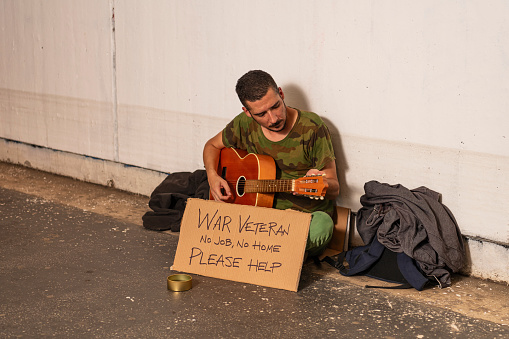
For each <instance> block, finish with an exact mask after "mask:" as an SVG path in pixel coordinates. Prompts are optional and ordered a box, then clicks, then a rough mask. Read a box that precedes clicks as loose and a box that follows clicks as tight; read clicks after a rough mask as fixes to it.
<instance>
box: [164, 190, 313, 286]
mask: <svg viewBox="0 0 509 339" xmlns="http://www.w3.org/2000/svg"><path fill="white" fill-rule="evenodd" d="M310 222H311V214H309V213H302V212H297V211H292V210H285V211H282V210H277V209H273V208H264V207H253V206H244V205H234V204H226V203H219V202H215V201H208V200H201V199H188V200H187V207H186V210H185V211H184V216H183V218H182V223H181V226H180V237H179V242H178V246H177V252H176V254H175V261H174V263H173V266H172V269H173V270H176V271H182V272H187V273H196V274H200V275H204V276H209V277H214V278H221V279H227V280H233V281H239V282H245V283H250V284H256V285H262V286H267V287H275V288H280V289H285V290H289V291H295V292H296V291H297V288H298V285H299V280H300V273H301V269H302V262H303V259H304V251H305V248H306V242H307V236H308V232H309V224H310Z"/></svg>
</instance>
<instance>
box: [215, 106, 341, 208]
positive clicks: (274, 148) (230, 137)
mask: <svg viewBox="0 0 509 339" xmlns="http://www.w3.org/2000/svg"><path fill="white" fill-rule="evenodd" d="M297 112H298V117H297V120H296V121H295V124H294V126H293V128H292V130H291V131H290V133H289V134H288V135H287V136H286V137H285V138H284V139H283V140H281V141H277V142H273V141H270V140H269V139H267V138H266V137H265V135H264V134H263V131H262V128H261V127H260V125H259V124H258V123H256V121H254V120H253V118H251V117H248V116H247V115H246V114H245V113H240V114H239V115H237V116H236V117H235V118H234V119H233V120H232V121H231V122H230V123H229V124H228V125H227V126H226V127H225V129H224V130H223V143H224V145H225V146H226V147H234V148H239V149H243V150H246V151H248V152H249V153H255V154H266V155H269V156H271V157H272V158H273V159H274V160H275V162H276V179H297V178H301V177H303V176H304V175H305V174H306V173H307V171H308V170H310V169H312V168H316V169H318V170H322V169H323V168H324V166H325V165H326V164H327V163H328V162H330V161H332V160H335V158H336V157H335V155H334V149H333V147H332V142H331V137H330V133H329V130H328V128H327V126H326V125H325V124H324V122H323V121H322V119H321V118H320V117H319V116H318V115H317V114H315V113H312V112H306V111H300V110H297ZM274 207H275V208H277V209H288V208H292V209H296V210H299V211H304V212H314V211H324V212H327V213H329V214H332V211H333V208H334V202H333V201H332V200H327V199H324V200H315V199H310V198H308V197H303V196H295V195H293V194H292V193H276V195H275V199H274Z"/></svg>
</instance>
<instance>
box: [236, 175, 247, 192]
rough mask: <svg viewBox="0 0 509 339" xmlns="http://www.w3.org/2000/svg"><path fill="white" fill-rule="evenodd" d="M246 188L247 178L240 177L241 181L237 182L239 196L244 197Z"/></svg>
mask: <svg viewBox="0 0 509 339" xmlns="http://www.w3.org/2000/svg"><path fill="white" fill-rule="evenodd" d="M245 187H246V178H245V177H239V180H237V196H239V197H241V196H243V195H244V193H245V191H244V188H245Z"/></svg>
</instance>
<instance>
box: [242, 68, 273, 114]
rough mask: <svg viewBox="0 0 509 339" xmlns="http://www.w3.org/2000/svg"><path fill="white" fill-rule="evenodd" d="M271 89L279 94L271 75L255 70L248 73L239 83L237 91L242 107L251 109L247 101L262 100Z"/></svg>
mask: <svg viewBox="0 0 509 339" xmlns="http://www.w3.org/2000/svg"><path fill="white" fill-rule="evenodd" d="M269 88H272V89H274V91H275V92H276V93H278V87H277V85H276V82H275V81H274V79H273V78H272V76H271V75H270V74H269V73H267V72H264V71H261V70H254V71H249V72H247V73H246V74H244V75H243V76H242V77H241V78H240V79H239V80H238V81H237V86H236V87H235V91H236V92H237V95H238V96H239V99H240V102H241V103H242V105H243V106H244V107H246V108H247V109H249V107H248V105H247V101H251V102H253V101H257V100H260V99H261V98H263V97H264V96H265V94H267V91H268V89H269Z"/></svg>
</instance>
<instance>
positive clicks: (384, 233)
mask: <svg viewBox="0 0 509 339" xmlns="http://www.w3.org/2000/svg"><path fill="white" fill-rule="evenodd" d="M364 191H365V194H364V195H363V196H362V197H361V204H362V206H363V207H362V208H361V209H360V210H359V211H358V213H357V230H358V231H359V234H360V236H361V238H362V240H363V241H364V243H365V244H369V243H371V241H372V240H373V237H374V236H375V235H377V238H378V241H379V242H380V243H381V244H383V245H384V246H385V247H387V248H388V249H390V250H392V251H394V252H404V253H405V254H406V255H408V256H409V257H411V258H413V259H415V260H416V262H417V263H418V264H419V266H420V268H421V269H422V270H423V272H424V273H426V274H427V275H428V276H434V277H435V278H436V279H437V280H438V281H439V282H440V284H441V286H442V287H446V286H450V285H451V276H450V272H449V270H451V271H452V272H457V271H459V270H460V269H461V268H462V267H463V265H464V264H465V260H466V255H465V246H464V243H463V238H462V236H461V232H460V230H459V228H458V224H457V223H456V220H455V219H454V216H453V214H452V213H451V211H450V210H449V209H448V208H447V207H446V206H445V205H443V204H442V203H441V202H440V193H437V192H435V191H433V190H430V189H428V188H426V187H419V188H416V189H413V190H408V189H407V188H405V187H404V186H402V185H399V184H398V185H389V184H385V183H379V182H378V181H370V182H367V183H366V184H365V185H364Z"/></svg>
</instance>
